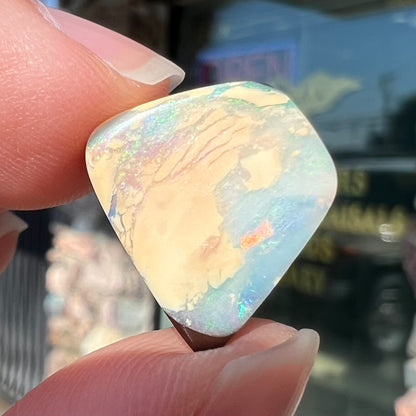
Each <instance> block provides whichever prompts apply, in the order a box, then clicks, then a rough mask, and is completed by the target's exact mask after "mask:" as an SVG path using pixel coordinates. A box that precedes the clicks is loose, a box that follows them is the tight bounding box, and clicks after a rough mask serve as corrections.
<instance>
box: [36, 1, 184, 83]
mask: <svg viewBox="0 0 416 416" xmlns="http://www.w3.org/2000/svg"><path fill="white" fill-rule="evenodd" d="M38 10H39V11H40V12H41V13H42V15H43V16H44V17H45V19H47V20H48V21H49V22H51V23H52V24H54V25H55V26H56V27H58V29H60V30H61V31H62V32H64V33H65V34H66V35H67V36H69V37H70V38H72V39H74V40H75V41H77V42H79V43H81V44H82V45H84V46H85V47H87V48H88V49H90V50H91V51H92V52H94V53H95V54H96V55H97V56H99V57H100V58H101V59H102V60H103V61H105V62H106V63H107V64H108V65H110V66H111V67H112V68H113V69H115V70H116V71H117V72H118V73H120V74H121V75H122V76H124V77H126V78H129V79H132V80H134V81H138V82H141V83H143V84H148V85H154V84H157V83H159V82H161V81H164V80H166V79H169V83H170V90H169V91H172V90H173V89H175V88H176V87H177V86H178V85H179V84H180V83H181V82H182V81H183V78H184V76H185V73H184V71H183V70H182V69H181V68H179V67H178V66H177V65H175V64H174V63H172V62H171V61H169V60H168V59H166V58H164V57H163V56H160V55H158V54H157V53H155V52H153V51H152V50H151V49H149V48H146V47H145V46H143V45H141V44H139V43H137V42H135V41H133V40H132V39H129V38H127V37H125V36H123V35H120V34H119V33H117V32H114V31H112V30H110V29H107V28H105V27H103V26H100V25H97V24H95V23H92V22H90V21H88V20H85V19H82V18H80V17H77V16H74V15H72V14H69V13H66V12H63V11H61V10H57V9H52V8H46V7H44V6H43V7H42V6H38Z"/></svg>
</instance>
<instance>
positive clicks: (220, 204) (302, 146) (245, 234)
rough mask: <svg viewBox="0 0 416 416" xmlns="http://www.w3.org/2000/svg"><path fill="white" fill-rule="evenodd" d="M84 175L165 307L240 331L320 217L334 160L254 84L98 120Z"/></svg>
mask: <svg viewBox="0 0 416 416" xmlns="http://www.w3.org/2000/svg"><path fill="white" fill-rule="evenodd" d="M86 162H87V168H88V172H89V175H90V178H91V182H92V184H93V187H94V189H95V192H96V194H97V196H98V198H99V200H100V203H101V205H102V207H103V209H104V211H105V212H106V214H107V216H108V218H109V220H110V222H111V224H112V226H113V228H114V230H115V232H116V234H117V236H118V238H119V239H120V241H121V242H122V244H123V246H124V248H125V250H126V251H127V253H128V254H129V255H130V257H131V259H132V261H133V262H134V264H135V266H136V268H137V269H138V270H139V272H140V274H141V275H142V276H143V278H144V279H145V280H146V283H147V285H148V287H149V288H150V290H151V291H152V293H153V295H154V296H155V298H156V300H157V301H158V302H159V304H160V306H161V307H162V308H163V309H164V310H165V311H166V312H167V314H168V315H169V316H171V317H172V318H173V319H174V320H175V321H176V322H178V323H179V324H181V325H182V326H184V327H186V328H189V329H191V330H194V331H197V332H199V333H202V334H206V335H209V336H214V337H223V336H227V335H230V334H233V333H234V332H236V331H237V330H238V329H239V328H240V327H241V326H242V325H243V324H244V323H245V322H246V321H247V320H248V319H249V318H250V316H251V315H252V314H253V313H254V311H255V310H256V309H257V308H258V307H259V305H260V304H261V303H262V301H263V300H264V299H265V298H266V297H267V295H268V294H269V293H270V292H271V290H272V289H273V288H274V287H275V286H276V284H277V283H278V282H279V280H280V279H281V278H282V276H283V275H284V273H285V272H286V270H287V269H288V267H289V266H290V264H291V263H292V262H293V260H294V259H295V258H296V257H297V255H298V254H299V252H300V251H301V250H302V248H303V247H304V246H305V244H306V243H307V241H308V240H309V238H310V237H311V236H312V234H313V233H314V231H315V230H316V228H317V227H318V225H319V224H320V222H321V221H322V219H323V218H324V216H325V214H326V213H327V211H328V209H329V207H330V205H331V203H332V201H333V198H334V195H335V192H336V173H335V168H334V165H333V162H332V160H331V158H330V156H329V154H328V152H327V150H326V149H325V146H324V145H323V143H322V142H321V140H320V138H319V137H318V135H317V134H316V132H315V131H314V129H313V128H312V126H311V124H310V123H309V122H308V120H307V119H306V118H305V117H304V116H303V114H302V113H301V112H300V110H299V109H298V108H297V107H296V106H295V105H294V103H293V102H292V101H291V100H290V99H289V98H288V97H287V96H286V95H284V94H282V93H281V92H279V91H276V90H274V89H272V88H270V87H267V86H264V85H261V84H257V83H253V82H236V83H227V84H221V85H216V86H211V87H204V88H200V89H196V90H192V91H187V92H183V93H179V94H176V95H172V96H169V97H166V98H162V99H160V100H157V101H153V102H150V103H147V104H144V105H141V106H139V107H136V108H134V109H132V110H129V111H126V112H124V113H122V114H120V115H118V116H116V117H114V118H112V119H110V120H108V121H107V122H105V123H104V124H102V125H101V126H99V127H98V128H97V129H96V130H95V131H94V133H93V134H92V136H91V138H90V140H89V142H88V145H87V149H86Z"/></svg>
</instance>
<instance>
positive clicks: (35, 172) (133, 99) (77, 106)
mask: <svg viewBox="0 0 416 416" xmlns="http://www.w3.org/2000/svg"><path fill="white" fill-rule="evenodd" d="M0 15H1V16H2V19H1V21H0V39H1V40H0V54H1V57H2V59H0V93H1V96H2V97H6V99H4V98H3V99H2V100H0V131H2V135H1V138H0V140H1V149H2V151H1V152H0V183H1V186H0V207H1V208H0V212H1V211H2V210H10V209H37V208H44V207H51V206H55V205H58V204H61V203H64V202H66V201H70V200H73V199H74V198H77V197H79V196H81V195H84V194H85V193H87V192H90V191H91V187H90V183H89V180H88V178H87V173H86V169H85V164H84V163H85V162H84V149H85V144H86V141H87V140H88V137H89V135H90V133H91V132H92V130H93V129H94V128H95V127H96V126H97V125H98V124H100V123H101V122H102V121H104V120H106V119H107V118H109V117H110V116H112V115H114V114H117V113H119V112H120V111H123V110H125V109H128V108H130V107H133V106H135V105H138V104H141V103H144V102H146V101H149V100H152V99H155V98H156V97H161V96H163V95H166V94H167V92H168V86H167V83H166V82H163V81H162V82H160V83H158V84H156V85H151V86H150V85H145V84H140V83H139V82H136V81H133V80H131V79H127V78H125V77H123V76H122V75H120V74H119V73H117V72H116V71H115V70H113V69H112V68H111V67H109V66H107V65H106V64H105V63H104V62H103V61H102V60H100V59H99V58H97V56H96V55H94V54H93V53H92V52H91V51H90V50H88V49H87V48H85V47H84V46H82V45H81V44H79V43H77V42H75V41H74V40H72V39H71V38H69V37H68V36H66V35H65V34H63V33H62V32H60V31H59V30H58V29H56V28H55V27H53V25H51V24H50V23H49V22H47V21H46V19H45V18H44V17H43V16H42V15H41V14H40V13H39V12H38V10H37V8H36V6H35V5H34V4H33V3H32V2H30V1H28V0H27V1H26V0H14V1H2V2H0ZM75 69H76V70H75ZM17 237H18V236H17V233H10V234H8V235H6V236H5V237H3V238H1V239H0V253H1V255H0V270H1V269H4V268H5V267H6V265H7V263H8V261H9V260H10V258H11V256H12V254H13V252H14V249H15V245H16V241H17ZM317 348H318V336H317V334H316V333H314V332H313V331H310V330H302V331H300V332H297V331H295V330H294V329H293V328H289V327H287V326H284V325H282V324H278V323H275V322H271V321H266V320H255V319H252V320H250V321H249V322H248V324H247V325H246V326H245V327H244V328H242V329H241V331H239V332H238V333H237V334H235V335H234V337H233V338H232V339H231V341H229V343H228V344H227V345H226V346H225V347H222V348H218V349H216V350H210V351H205V352H198V353H193V352H191V351H190V349H189V347H188V346H187V345H186V344H185V343H184V341H183V340H182V339H181V338H180V337H179V335H178V334H177V333H176V331H175V330H173V329H166V330H161V331H154V332H151V333H147V334H142V335H138V336H135V337H131V338H128V339H126V340H123V341H121V342H118V343H116V344H113V345H111V346H108V347H106V348H103V349H101V350H99V351H97V352H95V353H93V354H90V355H88V356H86V357H84V358H83V359H81V360H79V361H77V362H76V363H74V364H72V365H70V366H68V367H66V368H65V369H63V370H61V371H59V372H58V373H56V374H54V375H53V376H51V377H50V378H48V379H47V380H46V381H44V382H43V383H42V384H40V385H39V386H38V387H37V388H35V389H34V390H33V391H32V392H30V393H29V394H28V395H26V396H25V397H24V398H23V399H22V400H21V401H20V402H18V403H17V404H16V405H15V406H14V407H12V408H11V409H10V410H9V411H8V412H7V413H6V414H7V415H26V414H33V415H34V414H38V415H57V414H65V415H73V414H74V415H75V414H82V415H85V414H88V415H93V414H97V415H98V414H99V415H105V414H108V415H114V414H123V415H133V414H135V415H137V414H145V415H149V414H157V415H162V414H166V415H179V414H184V415H185V414H188V415H189V414H195V415H196V414H201V415H203V414H208V415H216V414H218V415H224V414H227V415H243V414H251V415H252V414H256V415H276V414H278V415H286V414H293V412H294V410H295V408H296V405H297V403H298V401H299V400H300V397H301V395H302V393H303V390H304V387H305V384H306V381H307V379H308V376H309V373H310V370H311V368H312V365H313V360H314V357H315V354H316V352H317Z"/></svg>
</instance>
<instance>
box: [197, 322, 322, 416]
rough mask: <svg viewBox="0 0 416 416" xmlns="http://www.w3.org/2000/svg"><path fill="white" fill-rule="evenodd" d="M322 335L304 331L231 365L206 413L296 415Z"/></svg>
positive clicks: (221, 379) (220, 378) (214, 393)
mask: <svg viewBox="0 0 416 416" xmlns="http://www.w3.org/2000/svg"><path fill="white" fill-rule="evenodd" d="M318 346H319V336H318V334H317V333H316V332H315V331H312V330H309V329H303V330H301V331H299V332H298V333H297V334H296V335H295V336H293V337H292V338H290V339H289V340H287V341H286V342H284V343H283V344H280V345H278V346H276V347H274V348H271V349H269V350H266V351H262V352H260V353H255V354H252V355H249V356H244V357H240V358H237V359H235V360H233V361H231V362H230V363H228V364H227V365H226V366H225V367H224V369H223V370H222V372H221V373H220V375H219V377H218V379H217V381H216V383H215V385H214V389H213V391H211V392H210V397H215V400H212V401H211V402H209V403H208V405H207V407H206V408H205V409H204V412H203V414H207V415H208V414H209V415H220V414H222V415H223V414H227V415H254V414H255V415H259V416H260V415H281V416H283V415H285V416H286V415H293V413H294V412H295V410H296V408H297V406H298V404H299V401H300V399H301V397H302V394H303V391H304V389H305V386H306V382H307V380H308V377H309V374H310V371H311V369H312V366H313V362H314V359H315V356H316V353H317V351H318Z"/></svg>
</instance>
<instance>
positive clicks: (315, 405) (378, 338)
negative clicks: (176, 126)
mask: <svg viewBox="0 0 416 416" xmlns="http://www.w3.org/2000/svg"><path fill="white" fill-rule="evenodd" d="M45 3H46V4H48V5H50V6H53V7H60V8H62V9H64V10H67V11H70V12H72V13H74V14H77V15H79V16H82V17H85V18H87V19H89V20H92V21H95V22H97V23H100V24H102V25H104V26H107V27H109V28H111V29H114V30H116V31H118V32H121V33H123V34H125V35H127V36H129V37H131V38H133V39H135V40H137V41H139V42H141V43H143V44H144V45H146V46H148V47H150V48H152V49H154V50H156V51H158V52H159V53H161V54H162V55H164V56H166V57H168V58H170V59H172V60H173V61H175V62H176V63H177V64H178V65H180V66H181V67H182V68H184V69H185V71H186V73H187V76H186V79H185V81H184V83H183V84H182V85H181V86H180V87H179V88H178V91H182V90H186V89H190V88H194V87H196V86H202V85H209V84H214V83H220V82H225V81H236V80H254V81H260V82H263V83H267V84H269V85H272V86H274V87H276V88H279V89H281V90H283V91H284V92H286V93H287V94H288V95H289V96H291V97H292V98H293V100H294V101H295V102H296V103H297V105H298V106H299V107H300V108H301V109H302V110H303V112H304V113H305V114H306V115H307V116H308V118H309V119H310V121H311V122H312V124H313V125H314V127H315V128H316V130H317V131H318V133H319V135H320V136H321V137H322V139H323V141H324V142H325V144H326V146H327V147H328V149H329V151H330V153H331V155H332V157H333V158H334V160H335V163H336V166H337V170H338V181H339V188H338V195H337V198H336V200H335V203H334V205H333V207H332V208H331V210H330V212H329V214H328V215H327V217H326V219H325V221H324V222H323V224H322V225H321V227H320V228H319V229H318V231H317V232H316V234H315V235H314V237H313V238H312V240H311V241H310V242H309V243H308V245H307V246H306V248H305V249H304V250H303V252H302V254H301V256H300V257H299V259H298V260H297V261H296V262H295V263H294V264H293V265H292V267H291V268H290V270H289V271H288V272H287V274H286V276H285V277H284V279H283V280H282V281H281V283H280V284H279V287H278V288H277V290H275V291H274V292H273V293H272V294H271V295H270V296H269V298H268V299H267V301H266V302H265V303H264V305H263V306H262V307H261V309H260V310H259V311H258V312H257V316H262V317H268V318H272V319H275V320H278V321H280V322H284V323H287V324H289V325H292V326H294V327H296V328H302V327H305V326H306V327H311V328H314V329H316V330H317V331H319V333H320V335H321V348H320V352H319V355H318V358H317V360H316V364H315V367H314V369H313V371H312V376H311V380H310V383H309V385H308V388H307V390H306V393H305V397H304V399H303V401H302V402H301V404H300V408H299V410H298V414H299V415H304V416H313V415H321V416H326V415H328V416H332V415H335V414H336V415H345V416H352V415H367V416H372V415H374V416H391V415H394V414H395V413H396V414H398V415H399V414H400V415H405V414H406V415H410V414H412V415H413V414H416V398H415V397H416V396H414V398H413V401H411V400H408V401H407V402H406V400H405V399H401V400H399V401H397V399H398V398H399V397H400V396H403V395H404V394H405V393H406V392H408V396H405V397H411V396H410V395H409V394H412V393H415V390H414V389H416V321H415V320H414V319H415V318H414V317H415V291H414V290H413V289H415V288H416V226H415V196H416V137H415V131H416V120H415V118H416V82H415V73H416V71H415V69H416V37H415V28H416V1H410V0H409V1H406V0H333V1H325V0H286V1H271V0H270V1H262V0H250V1H225V0H222V1H217V0H213V1H210V2H207V1H203V0H177V1H163V0H159V1H152V0H62V1H58V0H55V1H49V2H48V1H45ZM19 215H21V216H22V217H23V218H24V219H25V220H26V221H27V222H28V223H29V226H30V227H29V229H28V230H27V231H25V232H24V233H23V234H22V235H21V238H20V242H19V248H18V252H17V255H16V258H15V259H14V261H13V262H12V264H11V265H10V266H9V267H8V269H7V270H6V271H5V272H4V276H1V278H0V409H2V407H1V406H3V407H4V408H6V407H7V405H8V404H9V403H12V402H13V401H15V400H17V399H19V398H20V397H22V395H24V394H25V393H26V392H27V391H28V390H29V389H31V388H32V387H34V386H35V385H36V384H37V383H39V382H40V381H41V380H42V379H43V378H44V377H46V376H48V375H49V374H52V373H53V372H55V371H57V370H58V369H59V368H61V367H63V366H64V365H67V364H69V363H70V362H72V361H73V360H75V359H76V358H78V357H80V356H81V355H83V354H86V353H88V352H90V351H93V350H94V349H96V348H99V347H101V346H104V345H107V344H109V343H111V342H114V341H116V340H118V339H121V338H123V337H126V336H128V335H132V334H136V333H139V332H143V331H148V330H151V329H153V328H157V327H159V325H160V322H161V314H160V311H159V309H158V307H157V306H156V305H155V304H154V301H153V299H152V297H151V295H150V294H149V293H148V291H147V289H146V287H145V286H144V284H143V282H142V281H141V279H140V277H139V276H138V274H137V272H136V271H135V270H134V268H133V266H132V265H131V263H130V261H129V260H128V259H127V258H126V256H125V254H124V251H123V249H122V248H121V247H120V245H119V243H118V241H117V240H116V238H115V236H114V234H113V232H112V231H111V229H110V228H109V226H108V225H107V221H106V219H105V218H104V215H103V214H102V212H101V209H100V207H99V205H98V203H97V201H96V200H95V197H94V196H92V195H90V196H87V197H85V198H82V199H81V200H78V201H75V202H74V203H71V204H68V205H66V206H63V207H58V208H54V209H51V210H44V211H36V212H21V213H19ZM412 288H413V289H412ZM162 321H163V319H162ZM162 325H163V323H162ZM395 404H396V406H395ZM412 404H413V406H415V413H410V412H409V409H410V406H411V405H412ZM395 407H396V408H395ZM406 412H408V413H406Z"/></svg>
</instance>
